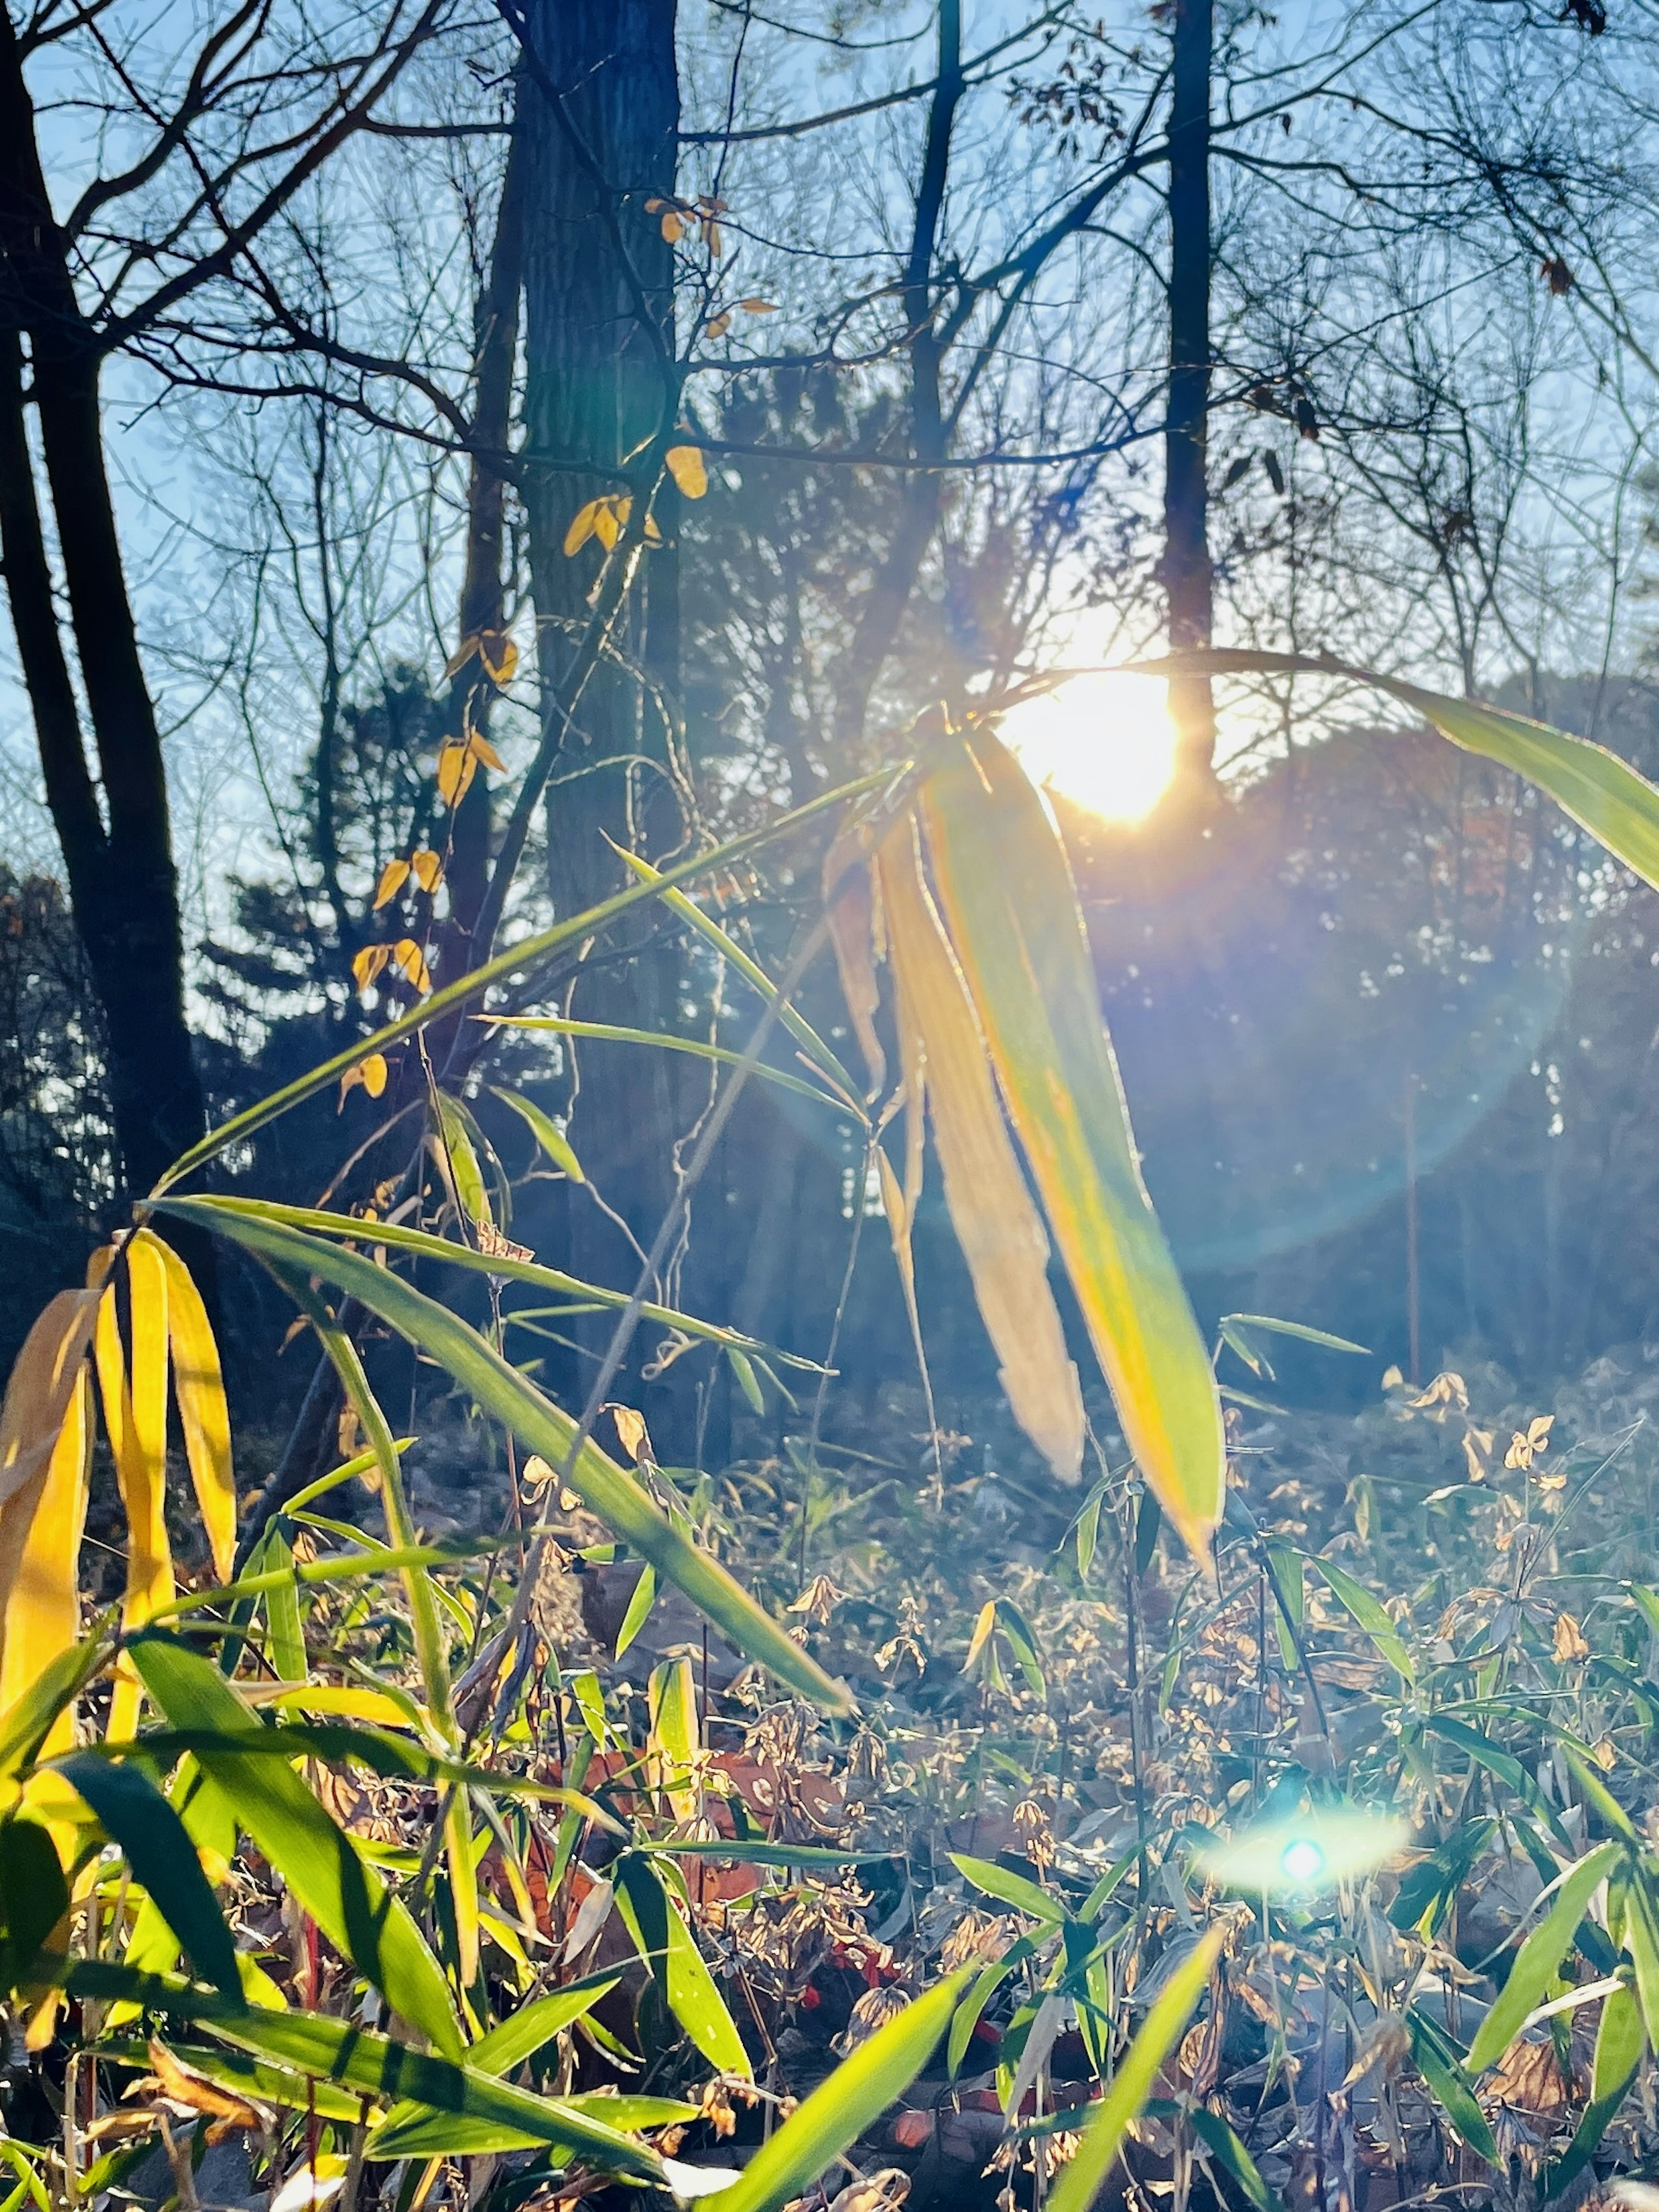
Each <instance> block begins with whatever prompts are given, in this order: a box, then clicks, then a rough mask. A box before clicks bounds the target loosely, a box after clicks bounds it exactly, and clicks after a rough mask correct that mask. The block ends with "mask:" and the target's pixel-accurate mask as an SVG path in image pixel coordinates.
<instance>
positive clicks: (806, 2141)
mask: <svg viewBox="0 0 1659 2212" xmlns="http://www.w3.org/2000/svg"><path fill="white" fill-rule="evenodd" d="M968 1973H969V1969H968V1968H966V1967H959V1968H958V1969H957V1972H955V1973H953V1974H951V1975H949V1976H948V1977H947V1978H945V1980H944V1981H942V1982H939V1983H937V1984H935V1985H934V1986H933V1988H932V1989H931V1990H928V1991H927V1995H926V1996H920V1997H918V1998H917V1999H916V2000H915V2003H914V2004H908V2005H907V2006H906V2007H905V2008H904V2010H903V2011H902V2013H900V2014H898V2015H897V2016H896V2018H895V2019H892V2020H890V2021H888V2022H887V2024H886V2026H885V2027H878V2029H877V2030H876V2033H874V2034H873V2035H872V2037H871V2038H870V2039H869V2041H868V2042H867V2043H861V2044H860V2045H859V2046H858V2048H857V2050H856V2051H854V2053H853V2055H852V2057H850V2058H844V2059H843V2060H842V2063H841V2064H840V2065H839V2066H838V2067H837V2068H836V2070H835V2072H834V2073H833V2074H832V2075H830V2076H829V2080H828V2081H825V2082H823V2083H822V2084H821V2085H820V2086H819V2087H817V2088H816V2089H815V2090H814V2091H813V2092H812V2093H811V2096H810V2097H809V2098H807V2100H806V2101H805V2104H803V2105H802V2106H800V2108H799V2111H798V2112H792V2113H791V2114H790V2116H789V2118H787V2120H786V2121H785V2122H784V2124H783V2125H782V2126H781V2128H779V2129H778V2130H776V2132H775V2134H774V2135H772V2136H770V2137H769V2140H768V2141H767V2142H764V2143H763V2144H762V2146H761V2148H759V2149H758V2150H757V2152H756V2153H755V2155H754V2156H753V2158H751V2159H750V2161H749V2163H748V2165H747V2166H745V2167H744V2172H743V2179H741V2180H740V2181H735V2182H733V2183H732V2186H731V2187H730V2188H729V2189H722V2190H720V2191H717V2192H716V2194H715V2195H714V2196H712V2197H706V2198H704V2200H703V2202H704V2203H706V2204H707V2205H708V2208H709V2212H777V2208H778V2207H779V2206H781V2205H783V2204H786V2203H788V2201H789V2199H790V2198H791V2197H799V2196H800V2195H801V2194H802V2193H803V2192H804V2191H805V2190H807V2189H810V2188H811V2185H812V2184H813V2183H814V2182H815V2181H816V2180H817V2178H818V2176H819V2175H820V2174H821V2173H822V2172H823V2171H824V2169H825V2168H826V2167H827V2166H829V2165H830V2164H831V2163H832V2162H833V2161H834V2160H836V2159H837V2158H839V2157H840V2156H841V2154H842V2152H843V2151H844V2150H846V2149H847V2148H848V2147H849V2146H850V2145H851V2144H853V2143H855V2142H857V2141H858V2139H859V2137H860V2136H861V2135H862V2134H863V2133H864V2131H865V2130H866V2128H868V2127H870V2126H871V2125H872V2124H873V2123H874V2122H875V2121H876V2120H878V2118H880V2117H881V2115H882V2113H883V2112H885V2111H886V2110H887V2108H888V2106H890V2105H891V2104H892V2103H893V2102H894V2101H895V2100H896V2099H897V2098H899V2097H902V2095H903V2094H904V2092H905V2091H906V2090H907V2089H908V2087H909V2086H910V2084H911V2082H912V2081H915V2078H916V2076H917V2075H918V2074H920V2073H921V2069H922V2068H923V2067H924V2066H925V2065H926V2064H927V2061H928V2060H929V2059H930V2058H931V2057H933V2052H934V2051H935V2050H936V2049H937V2048H938V2045H939V2038H940V2036H942V2035H943V2034H944V2033H945V2027H946V2026H947V2024H948V2023H949V2021H950V2018H951V2013H952V2012H953V2010H954V2009H955V2008H956V2002H957V1998H958V1997H959V1996H961V1994H962V1990H963V1985H964V1984H965V1983H966V1981H967V1978H968Z"/></svg>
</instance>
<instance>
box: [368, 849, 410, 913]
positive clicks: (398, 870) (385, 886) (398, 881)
mask: <svg viewBox="0 0 1659 2212" xmlns="http://www.w3.org/2000/svg"><path fill="white" fill-rule="evenodd" d="M408 881H409V863H408V861H407V860H388V861H387V862H386V866H385V867H383V868H382V869H381V871H380V882H379V883H378V884H376V886H375V890H374V911H375V913H376V914H379V912H380V908H382V907H383V906H390V905H391V903H392V900H393V899H395V898H396V897H397V896H398V892H399V891H400V890H402V889H403V887H404V884H406V883H407V882H408Z"/></svg>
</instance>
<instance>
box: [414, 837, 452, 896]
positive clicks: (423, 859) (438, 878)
mask: <svg viewBox="0 0 1659 2212" xmlns="http://www.w3.org/2000/svg"><path fill="white" fill-rule="evenodd" d="M409 866H410V872H411V873H412V874H413V876H414V878H415V880H416V883H417V884H419V885H420V887H421V889H422V890H423V891H424V892H425V893H426V895H427V896H428V898H430V897H431V896H432V894H433V892H434V891H435V890H437V888H438V886H439V884H441V883H442V881H443V879H444V864H443V861H442V859H441V857H440V855H439V854H436V853H434V852H429V851H428V849H427V848H426V847H425V846H422V848H421V849H420V850H419V852H416V853H411V854H410V856H409Z"/></svg>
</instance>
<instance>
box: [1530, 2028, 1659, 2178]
mask: <svg viewBox="0 0 1659 2212" xmlns="http://www.w3.org/2000/svg"><path fill="white" fill-rule="evenodd" d="M1646 2040H1647V2037H1646V2033H1645V2031H1644V2028H1643V2026H1642V2008H1641V2007H1640V2005H1639V2004H1638V2002H1637V2001H1636V1997H1635V1995H1634V1993H1633V1991H1632V1990H1627V1989H1625V1988H1622V1987H1621V1988H1619V1989H1616V1990H1611V1991H1609V1993H1608V1995H1607V1997H1606V1998H1605V1999H1604V2001H1603V2002H1602V2006H1601V2026H1600V2027H1598V2028H1597V2029H1596V2032H1595V2059H1594V2060H1593V2062H1592V2063H1591V2069H1590V2098H1589V2104H1588V2105H1586V2106H1585V2107H1584V2117H1583V2119H1581V2120H1580V2121H1579V2123H1578V2126H1577V2131H1576V2133H1575V2134H1574V2136H1573V2138H1572V2141H1571V2142H1570V2143H1569V2144H1568V2146H1567V2148H1566V2150H1565V2153H1564V2154H1562V2156H1561V2157H1560V2158H1559V2160H1557V2162H1556V2163H1555V2164H1554V2165H1553V2166H1551V2167H1550V2168H1549V2169H1548V2170H1547V2172H1546V2173H1545V2175H1544V2180H1543V2187H1542V2190H1541V2197H1542V2198H1543V2201H1544V2202H1545V2203H1548V2202H1549V2201H1550V2199H1551V2198H1552V2197H1559V2195H1560V2194H1561V2192H1562V2191H1563V2190H1564V2189H1565V2187H1566V2186H1567V2185H1568V2183H1569V2182H1571V2181H1573V2180H1576V2179H1577V2177H1578V2175H1579V2174H1581V2173H1582V2172H1583V2170H1584V2168H1585V2166H1588V2165H1589V2161H1590V2157H1591V2154H1592V2153H1593V2152H1594V2151H1595V2147H1596V2145H1597V2144H1598V2143H1599V2142H1601V2138H1602V2136H1604V2135H1605V2134H1606V2133H1607V2129H1608V2126H1609V2124H1611V2122H1612V2120H1613V2115H1614V2113H1616V2112H1617V2111H1618V2110H1619V2107H1620V2105H1622V2104H1623V2103H1624V2101H1625V2098H1626V2093H1628V2091H1629V2088H1630V2085H1631V2083H1632V2081H1634V2080H1635V2079H1636V2069H1637V2068H1638V2066H1639V2065H1640V2064H1641V2063H1642V2051H1643V2047H1644V2044H1645V2043H1646Z"/></svg>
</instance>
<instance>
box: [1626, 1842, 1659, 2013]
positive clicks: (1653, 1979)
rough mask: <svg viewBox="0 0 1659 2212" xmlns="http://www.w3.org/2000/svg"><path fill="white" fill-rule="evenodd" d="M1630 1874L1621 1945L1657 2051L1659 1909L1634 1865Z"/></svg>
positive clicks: (1647, 1885)
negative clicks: (1626, 1956)
mask: <svg viewBox="0 0 1659 2212" xmlns="http://www.w3.org/2000/svg"><path fill="white" fill-rule="evenodd" d="M1625 1948H1626V1950H1627V1951H1628V1952H1629V1953H1630V1955H1631V1963H1632V1966H1634V1967H1635V1969H1636V1994H1637V1996H1638V2000H1639V2001H1640V2003H1641V2008H1642V2019H1643V2022H1644V2026H1645V2027H1646V2029H1647V2035H1648V2042H1649V2043H1650V2045H1651V2046H1652V2048H1653V2049H1654V2050H1656V2051H1659V1913H1656V1911H1655V1910H1654V1903H1653V1896H1652V1893H1651V1889H1650V1885H1649V1883H1648V1882H1647V1881H1646V1880H1645V1879H1644V1877H1643V1875H1641V1873H1640V1871H1639V1870H1638V1869H1632V1881H1631V1884H1630V1888H1629V1892H1628V1894H1627V1896H1626V1902H1625Z"/></svg>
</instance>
